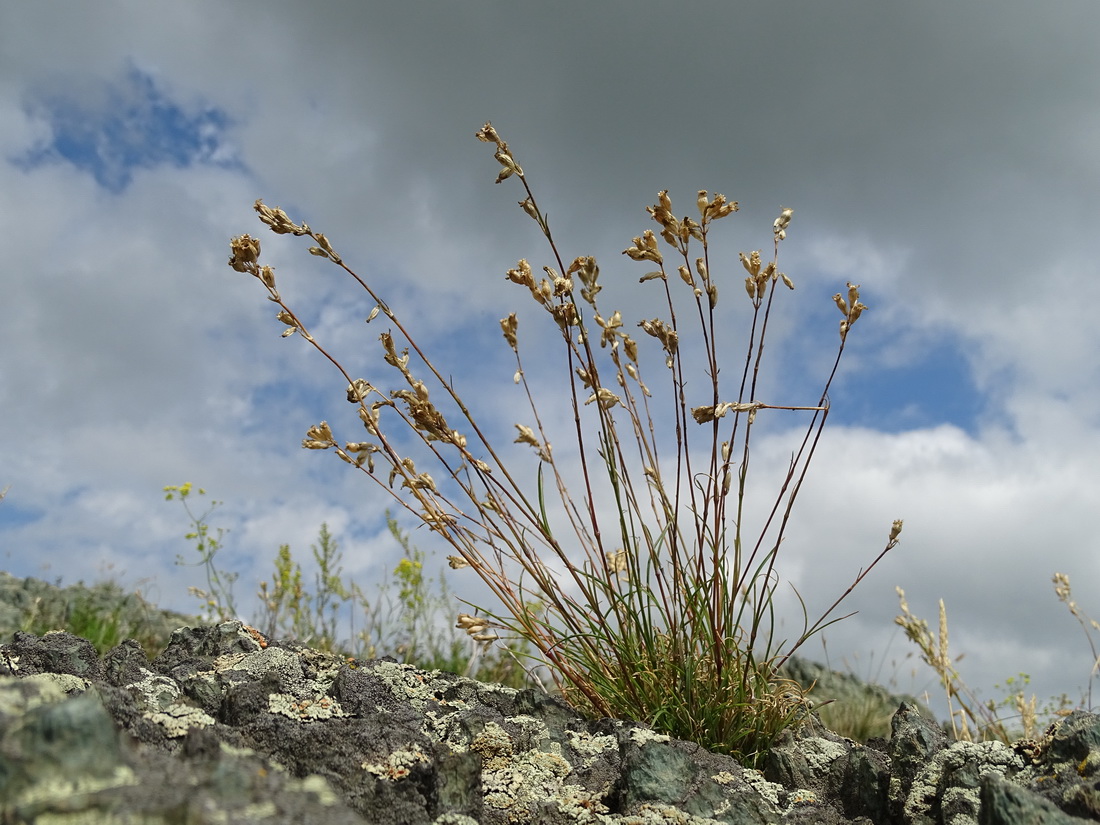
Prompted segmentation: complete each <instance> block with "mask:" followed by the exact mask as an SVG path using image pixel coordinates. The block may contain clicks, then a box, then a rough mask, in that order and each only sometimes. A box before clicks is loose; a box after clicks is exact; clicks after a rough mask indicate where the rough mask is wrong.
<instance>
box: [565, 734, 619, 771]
mask: <svg viewBox="0 0 1100 825" xmlns="http://www.w3.org/2000/svg"><path fill="white" fill-rule="evenodd" d="M565 735H566V736H567V737H568V739H569V747H571V748H572V749H573V750H574V751H575V752H576V753H578V754H580V756H581V759H582V761H583V764H584V766H585V767H586V768H587V767H590V766H591V765H592V763H593V762H595V761H596V759H597V758H598V757H599V756H600V754H603V753H606V752H607V751H609V750H615V749H617V748H618V747H619V742H618V740H617V739H616V738H615V737H614V736H611V735H610V734H607V735H605V736H594V735H593V734H591V733H589V732H588V731H583V730H570V731H566V732H565Z"/></svg>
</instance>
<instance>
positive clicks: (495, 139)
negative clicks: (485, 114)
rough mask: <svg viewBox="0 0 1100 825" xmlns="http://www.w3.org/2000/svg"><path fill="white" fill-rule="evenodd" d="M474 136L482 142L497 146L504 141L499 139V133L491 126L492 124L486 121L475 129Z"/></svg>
mask: <svg viewBox="0 0 1100 825" xmlns="http://www.w3.org/2000/svg"><path fill="white" fill-rule="evenodd" d="M474 137H476V138H477V139H478V140H480V141H482V142H483V143H495V144H497V145H498V146H499V145H500V144H501V143H503V142H504V141H502V140H501V139H500V135H498V134H497V130H496V129H494V128H493V124H492V123H488V122H486V124H485V125H484V126H482V127H481V128H480V129H478V130H477V132H476V133H475V134H474Z"/></svg>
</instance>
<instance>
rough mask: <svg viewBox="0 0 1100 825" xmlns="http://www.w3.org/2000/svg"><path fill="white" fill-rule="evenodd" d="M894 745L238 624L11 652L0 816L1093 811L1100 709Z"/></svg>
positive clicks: (821, 815)
mask: <svg viewBox="0 0 1100 825" xmlns="http://www.w3.org/2000/svg"><path fill="white" fill-rule="evenodd" d="M892 724H893V728H892V733H891V738H890V741H889V742H879V743H872V744H869V745H860V744H857V743H855V742H852V741H851V740H848V739H845V738H843V737H841V736H838V735H836V734H835V733H832V732H830V731H828V730H826V729H825V728H824V727H823V726H821V725H820V724H819V722H818V721H817V720H816V719H814V718H813V717H811V718H810V719H809V720H808V723H807V724H805V725H803V726H802V727H800V728H798V729H794V730H790V731H787V732H786V733H785V734H784V735H783V737H782V738H781V739H780V741H779V742H778V743H777V744H776V746H775V748H774V749H773V750H772V752H771V753H770V754H769V755H768V757H767V760H766V763H765V765H764V769H763V770H762V771H753V770H746V769H745V768H742V767H741V766H740V765H739V764H737V763H736V762H735V761H734V760H733V759H731V758H729V757H726V756H721V755H717V754H714V753H711V752H709V751H706V750H704V749H703V748H700V747H699V746H697V745H694V744H691V743H688V742H683V741H679V740H674V739H670V738H669V737H667V736H662V735H659V734H656V733H654V732H653V731H652V730H650V729H648V728H647V727H645V726H643V725H639V724H636V723H633V722H629V721H622V720H612V719H601V720H590V719H586V718H584V717H582V716H581V715H579V714H578V713H576V712H575V711H574V710H573V709H572V708H570V707H569V706H568V705H566V704H564V703H563V702H561V701H560V700H558V699H555V698H553V697H550V696H547V695H545V694H542V693H539V692H536V691H534V690H524V691H517V690H513V689H510V688H505V687H501V686H498V685H489V684H483V683H480V682H476V681H473V680H471V679H466V678H462V677H459V676H455V675H452V674H447V673H441V672H439V671H424V670H418V669H417V668H415V667H412V666H411V665H405V664H398V663H397V662H395V661H393V660H391V659H382V660H376V661H370V662H362V661H354V660H345V659H343V658H341V657H339V656H335V655H332V654H326V653H321V652H318V651H314V650H310V649H309V648H306V647H302V646H300V645H296V644H291V643H285V644H283V643H278V642H275V641H272V640H268V639H266V638H264V637H263V636H262V635H260V634H259V633H258V632H256V631H255V630H254V629H252V628H248V627H247V626H244V625H242V624H240V623H239V622H229V623H225V624H221V625H218V626H213V627H186V628H181V629H179V630H177V631H176V632H175V633H174V634H173V635H172V637H171V641H170V642H169V643H168V645H167V647H166V648H165V649H164V650H163V652H161V653H160V654H159V655H158V656H156V657H155V658H154V659H152V660H149V659H148V658H146V655H145V653H144V651H143V650H142V648H141V647H140V646H139V645H137V644H136V643H133V642H127V643H123V644H120V645H118V646H117V647H115V648H114V649H112V650H110V651H109V652H108V653H106V654H105V655H104V656H102V657H100V656H99V655H98V654H97V653H96V651H95V649H94V648H93V647H92V646H91V645H90V644H89V643H87V642H86V641H84V640H82V639H79V638H77V637H75V636H72V635H70V634H68V633H48V634H46V635H45V636H33V635H31V634H27V633H16V634H15V635H14V637H13V639H12V641H11V643H10V644H7V645H2V646H0V822H32V821H35V820H36V819H37V820H38V821H45V820H49V821H50V822H72V823H76V822H86V821H118V822H165V821H180V822H189V823H191V822H194V823H205V822H234V823H238V822H240V823H252V822H257V823H258V822H263V823H313V822H317V823H322V822H324V823H344V822H348V823H351V822H355V823H364V822H366V823H375V822H377V823H394V824H395V825H404V824H405V823H408V825H475V823H485V825H505V823H540V825H558V824H559V823H561V824H562V825H564V823H630V825H647V823H654V824H656V823H678V824H679V825H713V823H730V824H731V825H737V824H739V823H746V825H748V824H749V823H751V825H766V824H770V823H819V824H820V823H823V824H824V825H830V824H831V823H838V824H839V823H899V824H902V823H904V825H916V824H917V823H941V822H943V823H952V825H964V823H974V825H978V823H982V824H983V825H985V824H986V823H989V825H1002V823H1009V822H1011V823H1069V822H1077V821H1085V820H1084V819H1082V818H1088V819H1090V820H1095V819H1096V818H1097V812H1098V811H1100V805H1098V804H1097V796H1098V794H1097V774H1098V772H1100V718H1098V717H1097V716H1094V715H1092V714H1087V713H1076V714H1074V715H1072V716H1069V717H1067V718H1066V719H1064V720H1061V721H1060V722H1059V723H1058V724H1057V725H1055V726H1053V727H1052V729H1051V730H1050V731H1049V732H1048V735H1047V736H1046V737H1044V738H1043V739H1042V740H1040V741H1038V742H1027V743H1016V744H1015V745H1014V746H1012V747H1009V746H1007V745H1002V744H1000V743H981V744H973V743H961V742H948V741H947V738H946V737H945V736H944V734H943V732H942V731H941V730H940V729H939V728H938V727H937V726H936V725H935V724H934V723H932V722H930V721H928V720H927V719H926V718H925V717H924V716H922V715H921V714H920V713H919V711H918V710H917V709H916V707H915V706H912V705H906V704H903V705H902V706H901V707H900V708H899V709H898V710H897V712H896V713H895V715H894V718H893V723H892Z"/></svg>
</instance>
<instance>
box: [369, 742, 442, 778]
mask: <svg viewBox="0 0 1100 825" xmlns="http://www.w3.org/2000/svg"><path fill="white" fill-rule="evenodd" d="M431 761H432V760H431V758H430V757H429V756H427V755H425V754H424V753H423V752H422V751H420V750H419V749H418V748H406V749H404V750H398V751H394V752H393V753H391V754H390V755H389V756H387V757H386V758H385V759H384V760H382V761H381V762H374V763H370V762H364V763H363V764H362V765H360V767H361V768H362V769H363V770H365V771H366V772H367V773H371V774H374V775H375V776H378V777H381V778H382V779H392V780H394V781H396V780H398V779H404V778H405V777H406V776H408V775H409V774H410V773H411V772H412V769H413V768H414V767H415V766H416V765H423V764H428V763H430V762H431Z"/></svg>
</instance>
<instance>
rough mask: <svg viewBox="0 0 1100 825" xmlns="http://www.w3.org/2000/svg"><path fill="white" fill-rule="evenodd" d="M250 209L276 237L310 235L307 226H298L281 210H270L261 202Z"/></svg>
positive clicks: (276, 208)
mask: <svg viewBox="0 0 1100 825" xmlns="http://www.w3.org/2000/svg"><path fill="white" fill-rule="evenodd" d="M252 208H253V209H255V210H256V212H257V214H258V215H259V216H260V220H261V221H262V222H263V223H265V224H267V225H268V227H270V229H271V231H272V232H274V233H275V234H276V235H308V234H309V233H310V230H309V226H308V225H307V224H304V223H303V224H302V225H301V226H299V225H298V224H296V223H294V221H292V220H291V219H290V217H289V216H288V215H287V214H286V212H284V211H283V210H282V209H279V208H278V207H275V208H274V209H272V208H271V207H270V206H266V205H265V204H264V202H263V201H262V200H257V201H256V202H255V203H254V204H253V205H252Z"/></svg>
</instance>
